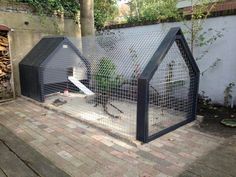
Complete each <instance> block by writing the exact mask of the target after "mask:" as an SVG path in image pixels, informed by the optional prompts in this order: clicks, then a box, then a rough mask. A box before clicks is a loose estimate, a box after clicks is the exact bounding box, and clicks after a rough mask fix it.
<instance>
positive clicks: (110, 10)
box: [94, 0, 118, 29]
mask: <svg viewBox="0 0 236 177" xmlns="http://www.w3.org/2000/svg"><path fill="white" fill-rule="evenodd" d="M117 14H118V7H117V2H116V0H105V1H101V0H94V21H95V27H96V28H97V29H101V28H102V27H104V25H105V23H106V22H107V21H109V20H113V19H114V18H115V16H116V15H117Z"/></svg>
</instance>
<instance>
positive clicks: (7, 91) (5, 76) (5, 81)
mask: <svg viewBox="0 0 236 177" xmlns="http://www.w3.org/2000/svg"><path fill="white" fill-rule="evenodd" d="M11 74H12V71H11V61H10V55H9V42H8V38H7V33H6V32H0V101H1V100H4V99H8V98H11V97H12V88H11V82H10V80H11Z"/></svg>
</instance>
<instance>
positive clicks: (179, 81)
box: [148, 42, 195, 136]
mask: <svg viewBox="0 0 236 177" xmlns="http://www.w3.org/2000/svg"><path fill="white" fill-rule="evenodd" d="M185 57H186V56H185ZM186 61H187V59H184V58H183V56H182V54H181V51H180V49H179V47H178V45H177V43H176V42H175V43H174V44H173V45H172V47H171V48H170V50H169V51H168V53H167V55H166V56H165V58H164V59H163V61H162V63H161V64H160V66H159V67H158V70H157V71H156V72H155V74H154V76H153V77H152V79H151V80H150V82H149V103H148V104H149V105H148V108H149V112H148V121H149V124H148V125H149V132H148V133H149V136H151V135H153V134H156V133H157V132H160V131H162V130H164V129H166V128H168V127H171V126H173V125H175V124H178V123H180V122H182V121H184V120H186V119H188V118H189V117H190V116H191V115H192V111H193V110H192V105H193V93H194V92H193V90H194V84H191V83H194V81H195V77H194V73H193V70H192V69H191V65H190V63H189V62H188V61H187V62H186Z"/></svg>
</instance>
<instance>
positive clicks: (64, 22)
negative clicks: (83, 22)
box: [0, 4, 80, 95]
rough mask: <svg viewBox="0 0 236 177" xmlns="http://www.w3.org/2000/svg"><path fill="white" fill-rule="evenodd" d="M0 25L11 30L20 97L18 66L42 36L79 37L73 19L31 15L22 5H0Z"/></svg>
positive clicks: (17, 88) (16, 87) (16, 83)
mask: <svg viewBox="0 0 236 177" xmlns="http://www.w3.org/2000/svg"><path fill="white" fill-rule="evenodd" d="M0 24H4V25H6V26H8V27H9V28H11V29H12V31H10V32H9V40H10V47H11V49H10V51H11V59H12V63H13V71H14V84H15V90H16V94H17V95H20V82H19V70H18V68H19V67H18V64H19V62H20V61H21V60H22V59H23V57H24V56H25V55H26V54H27V53H28V52H29V51H30V50H31V49H32V47H33V46H34V45H35V44H36V43H37V42H38V41H39V40H40V39H41V38H42V37H43V36H47V35H59V34H63V35H66V36H73V37H80V27H79V25H78V24H76V22H75V21H74V20H73V19H61V18H49V17H39V16H36V15H32V14H31V9H30V7H29V6H27V5H24V4H23V5H22V4H20V5H19V4H1V5H0Z"/></svg>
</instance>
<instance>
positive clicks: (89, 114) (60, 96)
mask: <svg viewBox="0 0 236 177" xmlns="http://www.w3.org/2000/svg"><path fill="white" fill-rule="evenodd" d="M164 35H165V34H164V33H163V32H161V31H152V32H139V33H137V34H135V33H121V32H116V33H114V32H111V31H104V32H103V33H100V34H98V35H97V36H96V37H95V38H94V37H84V38H82V39H72V40H71V41H73V42H74V43H76V44H82V46H83V47H80V46H81V45H78V48H79V51H81V52H82V55H83V57H84V58H85V59H86V61H87V63H89V66H88V65H87V63H86V62H84V61H83V60H82V59H81V57H78V56H75V55H73V51H72V50H71V49H70V47H69V46H68V47H65V45H63V46H64V47H63V46H62V47H61V49H60V50H59V52H57V53H56V54H55V55H54V56H52V58H51V59H50V60H49V61H48V62H45V63H43V67H42V75H43V77H42V83H43V84H44V89H43V93H44V94H45V95H47V96H46V100H45V102H46V104H50V105H52V106H57V105H59V106H58V109H60V110H63V111H65V112H66V113H68V114H71V115H72V116H73V117H77V118H79V119H82V120H86V121H89V122H91V123H94V124H95V125H97V126H100V127H102V128H106V129H108V130H110V131H112V132H115V133H119V134H122V135H125V136H126V137H128V138H135V136H136V122H137V121H136V119H137V117H136V115H137V89H138V88H137V87H138V85H137V80H138V78H139V76H140V74H141V72H142V71H143V69H144V68H145V66H146V65H147V63H148V62H149V60H150V58H151V57H152V55H153V54H154V52H155V51H156V48H157V46H158V45H160V42H161V40H162V39H163V38H164ZM68 50H69V52H68ZM88 70H89V71H88ZM81 87H83V88H84V90H83V89H82V88H81Z"/></svg>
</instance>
